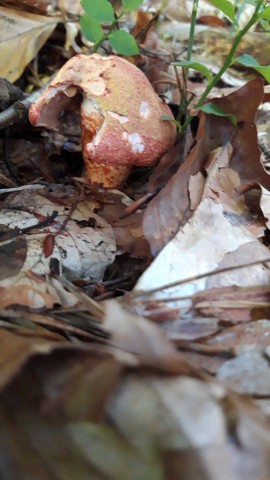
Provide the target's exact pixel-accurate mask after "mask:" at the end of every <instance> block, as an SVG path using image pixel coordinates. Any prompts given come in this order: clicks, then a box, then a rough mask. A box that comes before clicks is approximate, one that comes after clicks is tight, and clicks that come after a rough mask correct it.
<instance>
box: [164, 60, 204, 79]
mask: <svg viewBox="0 0 270 480" xmlns="http://www.w3.org/2000/svg"><path fill="white" fill-rule="evenodd" d="M173 65H177V66H179V67H190V68H193V69H194V70H196V71H197V72H200V73H202V74H203V75H204V76H205V77H206V78H207V80H209V81H211V80H212V73H211V72H210V70H209V69H208V68H207V67H205V65H203V64H202V63H199V62H193V61H192V60H186V61H183V62H174V63H173Z"/></svg>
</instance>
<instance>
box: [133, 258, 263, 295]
mask: <svg viewBox="0 0 270 480" xmlns="http://www.w3.org/2000/svg"><path fill="white" fill-rule="evenodd" d="M267 262H270V257H266V258H264V259H262V260H254V261H253V262H248V263H244V264H241V265H234V266H232V267H224V268H218V269H217V270H209V271H208V272H205V273H201V274H199V275H193V276H192V277H188V278H184V279H182V280H176V281H175V282H171V283H167V284H165V285H161V286H160V287H155V288H151V289H149V290H137V291H135V292H133V293H132V294H133V296H134V297H141V296H144V295H149V294H151V293H156V292H160V291H161V290H166V289H167V288H173V287H178V286H180V285H184V284H186V283H191V282H195V281H196V280H201V279H202V278H205V277H210V276H213V275H218V274H219V273H225V272H230V271H231V270H237V269H238V268H245V267H252V266H253V265H258V264H260V263H267Z"/></svg>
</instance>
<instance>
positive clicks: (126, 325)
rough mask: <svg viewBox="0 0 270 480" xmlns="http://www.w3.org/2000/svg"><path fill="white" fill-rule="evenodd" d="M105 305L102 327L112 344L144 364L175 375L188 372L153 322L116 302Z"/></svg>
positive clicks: (163, 334)
mask: <svg viewBox="0 0 270 480" xmlns="http://www.w3.org/2000/svg"><path fill="white" fill-rule="evenodd" d="M104 305H105V320H104V324H103V325H104V328H106V329H107V330H108V331H109V332H110V334H111V338H110V340H109V343H110V344H111V345H113V346H115V347H118V348H121V349H123V350H126V351H128V352H131V353H134V354H135V355H137V356H138V358H139V360H140V362H141V363H142V364H143V365H151V366H153V367H156V368H160V369H162V370H166V371H168V372H174V373H184V372H186V373H188V372H189V371H190V367H189V365H188V364H187V363H186V362H185V361H183V357H182V355H181V354H180V353H179V352H177V350H176V349H175V347H174V346H173V344H172V343H171V342H170V340H168V339H167V338H166V335H165V333H164V332H163V331H162V330H160V329H159V328H158V327H156V326H155V325H154V324H153V323H152V322H150V321H149V320H147V319H145V318H143V317H139V316H138V315H134V314H132V313H130V312H129V311H128V310H125V309H124V308H123V307H122V306H121V304H120V303H119V302H118V301H117V300H108V301H106V302H104Z"/></svg>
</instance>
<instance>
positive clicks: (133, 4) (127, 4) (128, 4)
mask: <svg viewBox="0 0 270 480" xmlns="http://www.w3.org/2000/svg"><path fill="white" fill-rule="evenodd" d="M142 3H143V0H123V1H122V4H123V10H124V11H125V12H131V11H132V10H137V8H139V6H140V5H141V4H142Z"/></svg>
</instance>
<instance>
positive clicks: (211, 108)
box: [201, 102, 237, 125]
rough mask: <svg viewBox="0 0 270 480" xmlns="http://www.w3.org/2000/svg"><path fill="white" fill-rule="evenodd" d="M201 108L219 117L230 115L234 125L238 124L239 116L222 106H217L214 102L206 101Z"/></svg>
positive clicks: (229, 117)
mask: <svg viewBox="0 0 270 480" xmlns="http://www.w3.org/2000/svg"><path fill="white" fill-rule="evenodd" d="M201 110H202V111H203V112H205V113H210V114H212V115H217V116H218V117H228V119H229V120H230V121H231V122H232V123H233V125H237V118H236V116H235V115H233V114H232V113H227V112H224V110H222V109H221V108H219V107H217V106H216V105H215V104H214V103H212V102H209V103H206V104H205V105H203V106H202V107H201Z"/></svg>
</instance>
